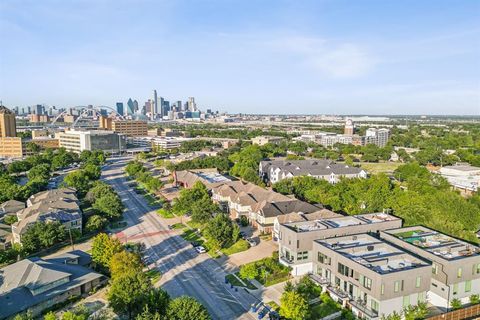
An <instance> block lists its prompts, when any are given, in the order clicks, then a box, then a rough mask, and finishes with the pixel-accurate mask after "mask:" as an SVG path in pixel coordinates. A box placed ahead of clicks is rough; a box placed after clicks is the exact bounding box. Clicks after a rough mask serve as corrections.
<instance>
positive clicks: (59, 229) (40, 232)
mask: <svg viewBox="0 0 480 320" xmlns="http://www.w3.org/2000/svg"><path fill="white" fill-rule="evenodd" d="M65 239H66V230H65V226H64V225H63V224H61V223H60V222H58V221H53V222H41V221H39V222H35V223H34V224H33V225H31V226H29V227H28V229H27V231H26V232H25V233H24V234H23V235H22V238H21V242H22V246H23V248H24V250H25V251H27V252H30V253H33V252H36V251H38V250H39V249H42V248H48V247H51V246H53V245H54V244H56V243H58V242H61V241H63V240H65Z"/></svg>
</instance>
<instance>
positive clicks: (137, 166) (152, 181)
mask: <svg viewBox="0 0 480 320" xmlns="http://www.w3.org/2000/svg"><path fill="white" fill-rule="evenodd" d="M125 171H126V172H127V174H128V175H129V176H130V177H133V178H134V179H136V180H137V181H138V182H140V183H142V184H143V185H144V186H145V188H146V189H147V190H148V191H150V192H152V193H155V192H156V191H158V190H160V188H161V187H162V185H163V184H162V181H160V179H158V178H155V177H154V176H152V174H151V173H150V172H148V171H147V169H146V168H145V167H144V166H143V164H142V163H141V162H139V161H130V162H129V163H128V164H127V166H126V167H125Z"/></svg>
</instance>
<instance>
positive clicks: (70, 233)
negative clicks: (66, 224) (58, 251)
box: [68, 228, 75, 250]
mask: <svg viewBox="0 0 480 320" xmlns="http://www.w3.org/2000/svg"><path fill="white" fill-rule="evenodd" d="M68 234H69V235H70V244H71V245H72V250H75V245H74V244H73V238H72V229H71V228H68Z"/></svg>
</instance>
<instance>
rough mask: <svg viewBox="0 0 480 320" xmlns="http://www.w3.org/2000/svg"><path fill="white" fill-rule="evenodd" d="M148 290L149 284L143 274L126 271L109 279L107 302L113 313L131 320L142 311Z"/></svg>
mask: <svg viewBox="0 0 480 320" xmlns="http://www.w3.org/2000/svg"><path fill="white" fill-rule="evenodd" d="M150 289H151V283H150V280H149V279H148V278H147V276H146V275H145V273H143V272H135V271H128V272H126V273H122V274H120V275H116V276H115V277H114V278H112V279H111V281H110V288H109V290H108V293H107V298H108V302H109V304H110V306H111V307H112V308H113V310H114V311H115V312H118V313H121V314H126V315H127V316H128V319H133V317H134V316H135V315H136V314H137V313H139V312H140V311H141V310H142V306H143V305H144V301H145V297H146V296H147V294H148V292H149V290H150Z"/></svg>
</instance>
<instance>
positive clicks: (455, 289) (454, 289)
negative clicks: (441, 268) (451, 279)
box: [453, 283, 458, 294]
mask: <svg viewBox="0 0 480 320" xmlns="http://www.w3.org/2000/svg"><path fill="white" fill-rule="evenodd" d="M457 293H458V283H455V284H454V285H453V294H457Z"/></svg>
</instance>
